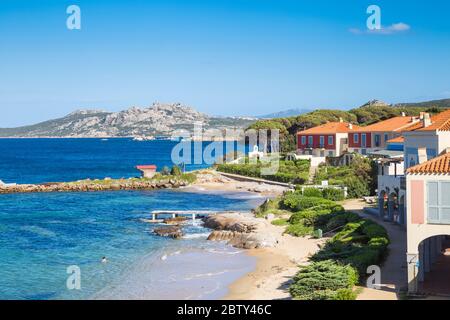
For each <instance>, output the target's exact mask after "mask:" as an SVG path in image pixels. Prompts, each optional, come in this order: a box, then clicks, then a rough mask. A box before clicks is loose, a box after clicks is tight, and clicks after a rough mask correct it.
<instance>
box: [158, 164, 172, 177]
mask: <svg viewBox="0 0 450 320" xmlns="http://www.w3.org/2000/svg"><path fill="white" fill-rule="evenodd" d="M160 173H161V174H162V175H163V176H168V175H170V169H169V167H167V166H164V167H163V168H162V169H161V172H160Z"/></svg>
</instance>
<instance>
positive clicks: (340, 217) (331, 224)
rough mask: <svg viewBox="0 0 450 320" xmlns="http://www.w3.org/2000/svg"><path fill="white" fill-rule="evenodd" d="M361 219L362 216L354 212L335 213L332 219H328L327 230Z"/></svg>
mask: <svg viewBox="0 0 450 320" xmlns="http://www.w3.org/2000/svg"><path fill="white" fill-rule="evenodd" d="M358 220H361V218H360V217H359V216H358V215H357V214H356V213H353V212H347V213H341V214H335V215H333V217H332V218H331V219H329V220H328V222H327V224H326V226H325V228H324V229H325V231H327V232H328V231H332V230H335V229H337V228H339V227H342V226H344V225H345V224H347V223H349V222H355V221H358Z"/></svg>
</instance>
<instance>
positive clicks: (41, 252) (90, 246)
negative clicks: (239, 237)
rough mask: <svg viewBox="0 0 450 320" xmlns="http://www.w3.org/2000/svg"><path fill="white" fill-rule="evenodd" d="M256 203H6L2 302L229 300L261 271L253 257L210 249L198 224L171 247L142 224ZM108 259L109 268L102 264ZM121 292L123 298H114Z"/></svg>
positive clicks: (42, 197)
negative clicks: (235, 285)
mask: <svg viewBox="0 0 450 320" xmlns="http://www.w3.org/2000/svg"><path fill="white" fill-rule="evenodd" d="M255 201H260V199H258V198H256V199H254V198H252V197H247V198H246V196H245V195H242V194H230V193H224V194H211V193H210V194H208V193H207V194H200V193H195V192H185V191H168V190H162V191H148V192H135V191H133V192H124V191H120V192H102V193H54V194H19V195H17V194H13V195H2V196H1V200H0V298H1V299H86V298H92V297H98V298H175V297H176V298H180V299H186V298H199V297H200V298H208V297H213V296H214V294H219V293H220V294H223V293H224V292H225V291H224V289H226V285H227V284H229V282H230V281H232V280H233V279H235V278H237V277H238V276H239V275H242V273H244V272H246V271H248V269H249V267H251V266H252V265H253V261H252V260H251V259H250V258H249V257H247V256H245V255H243V254H242V253H239V252H238V251H237V250H235V249H232V248H228V247H226V246H225V245H224V244H222V243H213V242H207V241H205V238H206V234H205V233H206V232H207V231H208V230H206V229H204V228H203V227H201V226H200V225H194V224H192V223H191V224H190V225H188V226H186V227H185V229H184V230H185V232H186V238H184V239H182V240H170V239H166V238H161V237H157V236H155V235H154V234H152V230H153V228H154V227H155V225H152V224H149V223H145V222H143V221H142V220H141V219H143V218H147V219H148V218H149V212H150V211H151V210H157V209H167V210H170V209H172V210H184V209H190V210H192V209H198V210H226V209H233V210H246V209H249V208H251V207H252V206H254V205H255ZM103 256H106V257H107V259H108V263H106V264H104V263H101V258H102V257H103ZM224 257H227V258H226V259H224ZM229 257H233V259H229ZM172 260H173V261H172ZM71 265H76V266H78V267H80V270H81V290H68V289H67V286H66V280H67V278H68V276H69V275H68V274H67V273H66V269H67V267H68V266H71ZM152 266H153V267H152ZM202 275H204V277H203V278H204V279H202ZM215 276H216V277H215ZM171 277H172V278H171ZM143 279H145V281H146V282H145V283H144V282H143ZM186 279H187V280H186ZM162 280H164V281H162ZM188 280H192V281H191V283H189V281H188ZM211 281H212V282H211ZM182 282H183V283H182ZM123 283H127V285H126V286H124V285H123ZM121 284H122V289H121V290H116V291H114V290H113V289H114V288H117V287H118V288H120V287H121ZM195 286H197V287H198V290H196V289H195V288H194V287H195ZM105 288H109V289H107V290H106V289H105ZM169 289H174V290H175V292H176V295H177V296H174V295H175V294H174V292H171V291H172V290H169ZM102 290H103V292H101V291H102ZM164 290H166V293H165V294H164V293H163V292H164ZM176 290H178V292H177V291H176ZM207 290H209V291H211V292H210V293H209V295H208V294H206V295H205V291H207ZM99 292H100V293H99ZM220 294H219V295H220ZM180 295H181V296H180ZM203 295H204V296H203ZM215 297H217V296H215Z"/></svg>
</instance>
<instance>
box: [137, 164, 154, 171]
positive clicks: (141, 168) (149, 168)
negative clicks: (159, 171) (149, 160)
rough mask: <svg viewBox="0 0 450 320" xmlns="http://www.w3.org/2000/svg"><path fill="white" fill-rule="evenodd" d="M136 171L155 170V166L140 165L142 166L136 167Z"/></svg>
mask: <svg viewBox="0 0 450 320" xmlns="http://www.w3.org/2000/svg"><path fill="white" fill-rule="evenodd" d="M136 169H138V170H156V166H155V165H153V164H150V165H142V166H136Z"/></svg>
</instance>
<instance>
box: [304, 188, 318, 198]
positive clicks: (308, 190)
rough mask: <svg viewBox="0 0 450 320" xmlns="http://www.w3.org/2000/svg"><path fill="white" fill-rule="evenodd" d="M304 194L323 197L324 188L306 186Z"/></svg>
mask: <svg viewBox="0 0 450 320" xmlns="http://www.w3.org/2000/svg"><path fill="white" fill-rule="evenodd" d="M303 196H304V197H316V198H322V197H323V196H322V190H320V189H317V188H305V189H304V190H303Z"/></svg>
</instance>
